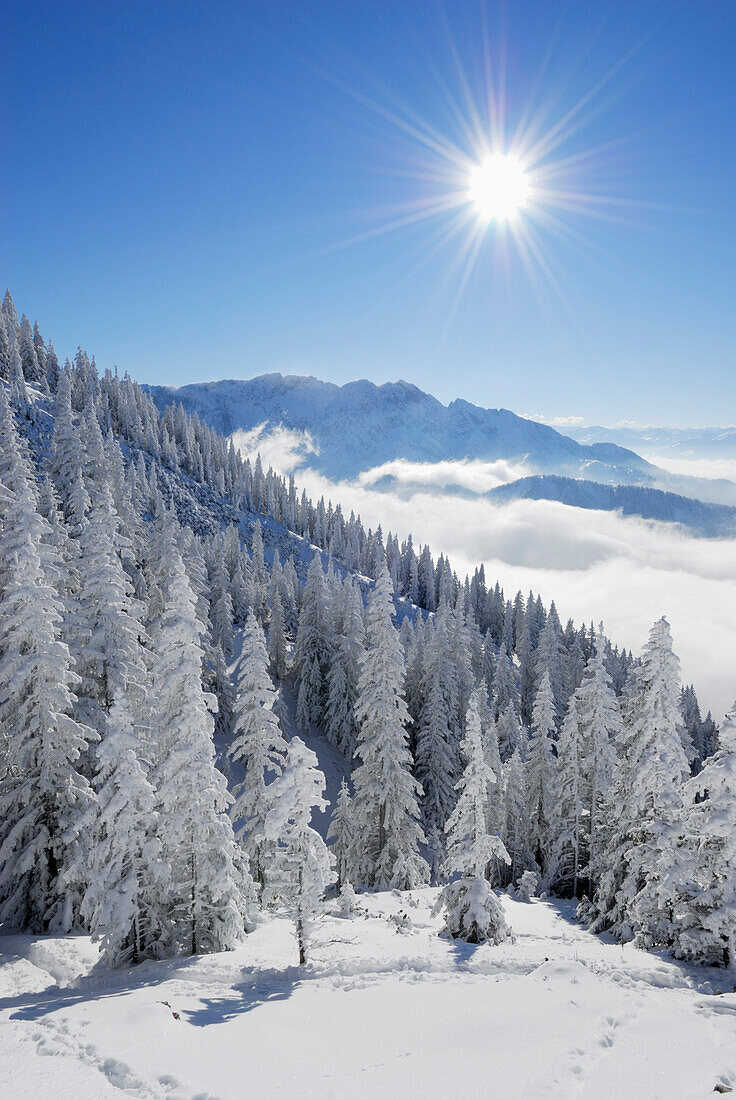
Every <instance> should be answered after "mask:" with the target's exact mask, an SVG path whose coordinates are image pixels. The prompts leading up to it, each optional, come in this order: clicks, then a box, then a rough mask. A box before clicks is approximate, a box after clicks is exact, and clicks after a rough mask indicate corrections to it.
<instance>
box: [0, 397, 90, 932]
mask: <svg viewBox="0 0 736 1100" xmlns="http://www.w3.org/2000/svg"><path fill="white" fill-rule="evenodd" d="M37 502H38V495H37V486H36V481H35V478H34V476H33V473H32V471H31V468H30V464H29V460H28V457H27V450H26V447H25V444H23V443H21V440H20V439H19V437H18V433H17V430H16V427H15V420H14V417H13V414H12V412H11V409H10V406H9V404H8V399H7V395H6V392H5V390H4V389H3V388H0V523H1V530H2V543H3V554H2V559H1V560H0V728H2V731H3V735H4V738H5V745H6V748H5V760H4V773H5V774H4V776H3V778H2V780H0V921H2V922H3V924H4V928H5V930H6V931H8V932H9V931H17V932H21V931H22V932H46V931H48V930H49V929H61V930H62V931H68V930H69V929H70V928H71V927H72V926H73V924H74V922H75V921H76V919H77V917H78V911H77V901H78V899H77V897H76V896H75V894H74V892H73V891H71V890H68V889H67V888H66V886H65V882H64V876H65V873H66V872H67V870H68V869H69V867H70V866H71V865H72V863H73V862H74V859H75V857H76V855H77V847H76V844H75V843H74V842H73V840H72V839H71V838H70V836H69V830H70V829H71V828H72V827H73V826H74V825H75V823H76V822H77V821H78V819H79V818H81V817H82V816H83V815H84V814H85V813H86V811H87V810H88V809H89V807H90V805H91V804H92V802H93V799H94V795H93V793H92V790H91V788H90V787H89V784H88V783H87V781H86V780H85V779H84V777H83V776H82V775H80V773H79V771H78V770H77V764H78V761H79V758H80V756H81V754H82V752H83V751H84V750H85V749H86V747H87V743H88V735H89V734H90V732H91V731H89V730H86V729H85V728H84V727H83V726H81V725H80V724H79V723H77V722H76V721H74V720H73V718H72V717H71V713H72V708H73V696H72V689H73V688H74V686H75V684H76V680H77V678H76V676H75V675H74V673H73V672H72V671H71V656H70V653H69V650H68V648H67V647H66V645H64V643H63V642H62V641H61V637H62V618H63V608H62V605H61V602H60V599H59V596H58V594H57V592H56V591H55V589H54V588H52V587H51V585H50V584H49V581H48V570H47V568H45V555H47V554H49V553H55V550H54V549H53V548H52V546H51V536H50V528H49V525H48V523H47V522H46V520H44V519H43V517H42V516H41V515H40V514H39V512H38V511H37Z"/></svg>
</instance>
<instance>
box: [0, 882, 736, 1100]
mask: <svg viewBox="0 0 736 1100" xmlns="http://www.w3.org/2000/svg"><path fill="white" fill-rule="evenodd" d="M435 897H436V891H434V890H429V889H428V890H421V891H414V892H412V893H410V894H403V895H397V894H391V893H389V894H379V895H373V896H363V897H361V898H360V899H359V903H360V905H361V907H362V908H363V915H362V916H359V917H356V918H355V919H352V920H351V919H341V918H339V917H337V916H336V915H335V914H334V903H331V904H330V905H328V909H330V910H332V912H331V913H330V915H328V916H327V918H326V919H324V920H323V921H322V922H321V923H320V925H319V926H318V928H317V930H316V933H315V935H314V939H313V946H312V959H311V961H310V962H309V963H308V964H307V966H305V967H301V968H300V967H298V966H296V965H295V964H296V948H295V943H294V938H293V932H292V926H291V924H290V923H289V922H288V921H286V920H284V919H283V918H280V917H274V916H265V917H264V919H263V922H262V923H261V924H260V925H259V927H258V928H257V929H256V931H255V932H254V933H253V934H252V935H251V936H249V937H248V939H247V940H246V942H245V944H244V945H243V946H242V947H241V948H239V949H238V950H237V951H235V952H230V953H227V954H219V955H209V956H202V957H197V958H192V959H186V960H174V961H167V962H160V963H147V964H144V965H143V966H141V967H138V968H136V969H135V970H132V971H125V970H123V971H118V972H114V973H110V972H106V973H105V972H99V973H96V974H90V970H91V967H92V965H93V963H94V960H95V958H96V951H95V950H94V948H92V947H91V945H90V943H89V941H88V940H87V939H86V938H84V937H67V938H57V939H54V938H48V939H46V940H42V939H39V938H34V937H27V936H23V937H20V936H16V937H12V938H8V939H6V940H5V941H4V942H3V944H2V946H3V953H2V956H0V1021H1V1023H0V1027H1V1028H2V1037H3V1042H2V1047H1V1048H0V1050H1V1053H0V1095H2V1096H3V1097H6V1098H8V1100H36V1098H38V1097H41V1096H50V1095H53V1096H56V1097H64V1098H66V1097H68V1098H69V1100H72V1098H73V1100H87V1098H88V1100H96V1098H98V1097H108V1096H109V1097H112V1096H120V1094H121V1093H123V1094H125V1095H128V1096H134V1097H140V1098H147V1100H150V1098H161V1100H163V1098H168V1100H194V1098H195V1097H199V1098H204V1097H207V1098H209V1100H214V1098H216V1097H217V1098H219V1100H241V1098H242V1097H246V1096H253V1097H266V1096H282V1097H300V1098H302V1097H303V1098H310V1097H315V1098H316V1097H320V1098H323V1097H324V1098H329V1097H340V1098H343V1097H356V1098H359V1097H366V1098H369V1097H370V1098H371V1100H373V1098H375V1097H406V1098H410V1097H427V1098H433V1097H438V1098H439V1097H454V1096H467V1097H481V1096H496V1097H501V1098H506V1097H530V1098H531V1097H534V1098H536V1097H559V1098H564V1100H571V1098H575V1097H577V1098H580V1097H582V1098H589V1100H593V1098H595V1100H614V1098H616V1100H619V1098H621V1097H627V1098H628V1100H639V1098H641V1100H644V1098H646V1100H656V1098H661V1100H665V1098H666V1100H694V1098H697V1097H703V1098H704V1100H705V1098H706V1097H710V1096H712V1095H713V1094H714V1088H715V1087H716V1085H720V1086H721V1087H723V1088H733V1087H735V1086H736V1044H735V1043H734V1020H735V1019H736V995H734V994H733V993H732V992H731V988H730V986H731V983H729V981H728V978H727V976H726V975H724V974H723V972H716V971H707V970H691V969H689V968H687V967H684V966H681V965H678V964H675V963H673V962H672V961H671V960H669V959H667V958H666V957H662V956H657V955H648V954H645V953H644V952H640V951H637V950H636V949H635V948H633V947H631V946H625V947H623V948H622V947H620V946H618V945H613V944H609V943H606V942H605V941H604V940H602V939H600V938H599V937H596V936H592V935H590V933H588V932H586V931H585V930H584V929H582V928H581V927H580V926H578V925H575V924H573V923H571V922H570V920H569V907H567V906H565V905H561V906H560V905H553V904H550V903H545V902H542V901H535V902H532V903H531V904H526V905H524V904H521V903H519V902H516V901H514V900H512V899H510V898H507V897H504V898H503V905H504V907H505V909H506V912H507V915H508V917H509V919H510V922H511V924H512V926H513V928H514V932H515V937H516V938H515V941H514V942H512V943H507V944H504V945H502V946H500V947H488V946H483V947H479V948H473V947H471V946H469V945H466V944H454V943H451V942H448V941H446V940H444V939H442V938H440V937H439V936H438V934H437V933H438V930H439V928H440V922H439V920H438V919H437V918H433V917H432V916H431V906H432V903H433V901H434V898H435ZM401 914H404V916H402V915H401ZM407 918H408V919H407ZM721 990H724V991H725V992H724V995H718V994H719V992H720V991H721ZM532 1051H533V1055H532Z"/></svg>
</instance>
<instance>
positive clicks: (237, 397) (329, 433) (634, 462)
mask: <svg viewBox="0 0 736 1100" xmlns="http://www.w3.org/2000/svg"><path fill="white" fill-rule="evenodd" d="M149 392H150V394H151V396H152V397H153V399H154V401H155V403H156V405H157V406H158V408H159V410H163V409H164V408H165V407H166V405H168V404H171V403H172V402H181V404H182V405H183V406H184V408H185V409H186V411H187V412H189V413H194V412H196V413H197V414H198V416H199V417H200V418H201V419H202V420H204V421H205V423H207V424H209V425H210V426H212V427H215V428H217V430H218V431H220V432H222V433H223V434H225V435H232V434H233V432H235V431H237V430H239V429H246V430H247V429H253V428H256V427H259V426H260V425H263V424H265V425H267V426H269V427H272V428H275V427H277V426H283V427H285V428H288V429H290V430H292V431H297V432H307V433H308V434H309V436H311V438H312V440H313V442H314V445H315V451H316V453H315V454H314V455H312V456H310V465H311V466H313V467H314V468H315V469H317V470H319V471H320V472H321V473H323V474H324V475H325V476H327V477H330V478H336V479H337V478H345V477H355V476H356V475H357V474H359V473H361V472H363V471H365V470H368V469H371V468H372V467H375V466H381V465H383V464H384V463H386V462H390V461H392V460H394V459H399V458H403V459H408V460H410V461H412V462H439V461H443V460H448V459H462V458H479V459H485V460H494V459H507V460H511V461H519V462H521V461H524V462H525V463H526V464H528V466H529V467H530V469H532V470H533V472H536V473H547V472H556V473H560V474H567V475H571V476H576V477H584V476H585V477H595V478H597V479H598V480H599V481H604V482H614V481H615V482H621V481H623V482H626V483H630V482H632V481H638V480H639V479H640V478H646V477H651V476H654V470H653V469H652V468H650V466H649V463H647V462H646V461H645V460H644V459H642V458H640V457H639V456H638V455H636V454H634V453H633V452H632V451H628V450H626V449H624V448H623V447H617V446H614V445H610V444H594V445H592V446H588V445H585V444H580V443H577V442H576V441H575V440H573V439H570V438H568V437H567V436H564V435H562V434H561V433H560V432H558V431H555V429H554V428H550V427H547V426H546V425H544V424H538V423H536V421H533V420H525V419H524V418H523V417H520V416H516V415H515V414H514V413H512V412H509V411H508V410H507V409H483V408H480V407H479V406H477V405H472V404H470V403H469V402H468V401H462V400H456V401H452V402H451V403H450V404H449V405H443V404H442V403H441V402H440V401H438V400H437V399H436V398H435V397H432V396H431V395H430V394H428V393H424V392H423V391H422V390H420V389H418V388H417V387H416V386H413V385H411V384H410V383H408V382H401V381H400V382H389V383H386V384H384V385H382V386H377V385H375V384H374V383H373V382H368V381H365V380H363V381H359V382H348V383H347V384H346V385H344V386H336V385H334V384H333V383H330V382H321V381H319V379H317V378H312V377H303V376H300V375H281V374H265V375H261V376H260V377H257V378H252V379H248V380H243V381H222V382H203V383H197V384H194V385H190V386H182V387H181V388H174V387H168V386H151V387H149Z"/></svg>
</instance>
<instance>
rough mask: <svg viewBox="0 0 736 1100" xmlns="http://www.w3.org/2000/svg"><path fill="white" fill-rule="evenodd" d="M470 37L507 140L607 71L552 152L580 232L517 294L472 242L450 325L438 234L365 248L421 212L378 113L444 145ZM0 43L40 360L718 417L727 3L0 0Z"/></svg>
mask: <svg viewBox="0 0 736 1100" xmlns="http://www.w3.org/2000/svg"><path fill="white" fill-rule="evenodd" d="M484 24H485V26H486V28H487V35H488V42H489V47H490V58H491V60H492V63H493V65H494V71H496V72H499V71H500V67H501V66H502V65H503V68H504V72H505V77H504V79H503V86H504V89H505V99H506V104H507V118H508V121H509V127H510V128H511V129H513V127H514V125H515V123H516V122H518V120H519V119H520V118H521V117H522V115H523V112H524V111H526V110H528V111H529V117H530V118H531V119H532V120H533V121H535V122H536V121H538V122H539V126H540V132H541V131H543V130H544V129H545V127H546V128H549V127H550V126H552V125H553V124H554V123H555V122H556V121H557V120H558V119H560V118H561V117H562V116H564V115H565V113H566V112H567V111H568V110H569V109H570V108H572V107H573V106H574V105H575V104H576V103H577V102H578V101H579V100H580V99H581V97H583V96H586V95H587V94H588V93H589V92H591V91H592V90H593V89H595V87H596V86H597V85H598V84H599V83H600V82H601V81H602V80H603V78H604V77H606V76H610V79H608V81H607V82H605V83H604V84H603V86H602V88H600V90H599V91H598V92H596V93H594V94H593V95H592V96H591V97H590V99H589V100H588V102H587V105H586V106H585V108H584V109H583V110H582V111H581V112H580V115H579V116H577V118H578V120H579V121H580V122H581V125H580V126H579V127H577V128H572V127H570V128H568V129H567V130H566V131H565V133H564V140H563V141H562V143H561V144H560V146H558V148H557V149H556V150H555V151H554V154H553V158H558V159H560V158H568V157H572V158H576V160H575V162H574V166H573V167H572V168H571V169H570V183H571V186H574V188H575V189H577V190H578V191H580V190H582V191H585V192H589V193H591V194H594V195H595V196H597V197H598V198H601V197H605V198H606V200H607V203H606V204H603V205H601V204H597V208H599V209H602V210H604V211H605V212H606V215H607V217H605V218H598V217H592V216H590V209H589V208H587V207H586V209H585V210H583V211H581V212H579V213H575V212H573V213H567V214H566V215H565V219H564V220H565V226H566V229H565V233H566V234H570V233H572V234H574V235H575V236H574V237H573V240H572V241H571V240H568V239H557V238H556V237H555V236H554V235H553V234H551V233H550V231H549V229H548V228H545V227H544V226H537V227H536V228H534V229H533V230H532V232H533V234H534V237H533V239H534V241H535V242H536V243H537V244H538V245H539V247H541V248H542V249H543V251H544V253H545V255H546V257H547V260H548V262H549V264H550V268H551V273H552V274H551V276H550V277H547V276H542V277H541V278H540V279H539V280H538V282H537V283H536V284H535V283H534V282H533V281H530V279H529V277H528V275H527V274H526V272H525V268H524V265H523V263H522V261H521V257H520V256H519V254H518V252H516V251H515V250H514V249H513V248H508V247H507V246H508V245H509V238H508V234H507V233H506V234H505V236H504V231H500V232H499V231H498V230H496V229H494V228H493V226H491V227H490V228H489V230H488V231H487V233H486V236H485V239H484V240H483V245H482V248H481V251H480V254H479V257H478V261H477V263H476V265H475V267H474V269H473V271H472V274H471V276H470V278H469V280H468V282H467V285H466V287H465V290H464V293H463V294H462V296H460V298H459V300H458V290H459V287H460V276H459V274H458V272H457V267H456V260H457V254H458V239H457V238H453V239H452V240H451V241H450V242H449V243H448V244H446V245H444V246H443V247H435V245H436V242H437V239H438V237H439V236H441V235H442V234H443V233H444V231H445V230H446V229H448V227H449V226H450V220H449V219H450V216H449V215H441V216H438V217H435V218H432V219H426V220H422V221H419V222H417V223H415V224H411V225H408V226H406V227H404V228H401V229H397V230H396V231H393V232H389V233H384V234H379V235H378V236H371V235H370V234H371V233H372V232H373V231H374V230H376V229H380V228H381V227H383V226H385V225H386V224H387V222H389V221H390V220H391V219H392V218H393V217H394V216H395V215H396V214H397V212H400V211H402V210H403V209H405V208H406V207H407V204H411V203H414V202H416V201H423V200H425V199H430V200H431V198H432V196H433V194H434V192H433V188H436V187H437V184H434V183H433V182H432V181H431V180H429V179H427V178H426V173H427V171H430V172H431V171H432V170H433V168H435V167H436V163H435V161H436V158H435V161H433V157H432V155H431V154H430V153H429V152H428V150H427V149H426V147H424V146H422V145H421V143H419V142H418V141H416V140H415V139H414V138H412V137H411V136H410V135H409V134H408V133H407V132H406V130H405V129H402V128H401V127H400V126H397V125H396V124H395V123H394V122H393V121H392V120H391V119H390V118H389V117H387V113H390V112H395V113H398V115H399V116H400V118H402V119H403V120H406V119H408V118H409V117H410V115H411V114H412V113H414V114H416V115H420V116H421V117H422V119H423V121H424V124H426V126H427V127H431V128H433V130H434V131H435V132H436V133H437V134H439V135H440V136H441V137H443V138H445V139H447V140H449V141H452V142H454V143H455V144H456V145H458V146H460V147H463V146H464V142H465V138H464V137H463V132H462V127H461V125H460V122H459V121H458V117H457V114H456V113H454V112H453V110H452V107H451V100H454V101H457V102H458V103H461V104H463V105H464V106H463V110H465V111H466V110H467V102H468V99H467V98H466V97H465V93H464V91H463V81H465V82H466V85H467V89H468V90H469V99H470V101H473V102H476V103H477V102H479V100H480V97H481V90H482V87H483V75H484V72H485V70H486V62H485V60H484V55H483V45H482V43H483V26H484ZM2 37H3V48H2V66H0V99H1V101H2V104H3V107H2V118H3V154H2V160H1V161H0V219H1V225H0V261H1V262H0V279H1V280H2V281H3V284H6V283H7V284H9V285H10V287H11V289H12V291H13V294H14V296H15V299H16V303H17V305H18V307H19V309H25V310H26V311H27V312H29V314H30V315H31V316H32V317H35V316H37V317H38V319H39V321H40V324H41V327H42V330H43V331H44V333H45V334H47V335H49V336H51V337H52V338H53V339H54V342H55V344H56V346H57V348H58V349H59V351H60V352H61V353H63V354H65V355H66V354H71V353H72V352H73V350H74V348H75V347H76V345H77V344H79V343H81V344H83V345H84V346H85V347H86V348H87V350H88V351H89V352H90V353H94V354H95V355H96V357H97V361H98V364H99V365H100V366H101V367H107V366H112V365H114V364H117V365H119V367H120V368H121V369H127V370H129V371H130V372H131V373H132V374H133V376H134V377H136V378H138V379H139V380H141V381H150V382H161V383H174V384H180V383H185V382H190V381H196V380H200V379H212V378H220V377H250V376H252V375H254V374H258V373H261V372H264V371H272V370H280V371H284V372H286V371H293V372H299V373H312V374H316V375H318V376H320V377H323V378H327V379H331V380H334V381H346V380H348V379H351V378H356V377H369V378H372V379H374V380H376V381H379V382H380V381H385V380H389V379H396V378H399V377H403V378H407V379H409V380H411V381H413V382H416V383H417V384H418V385H420V386H422V387H423V388H425V389H428V390H430V391H432V392H434V393H435V394H436V395H437V396H439V397H440V398H442V399H443V400H449V399H451V398H453V397H455V396H463V397H466V398H469V399H471V400H474V401H476V402H478V403H480V404H485V405H492V406H496V405H502V406H505V407H509V408H512V409H514V410H516V411H519V412H523V413H527V414H535V413H539V414H543V415H545V416H547V417H554V416H560V415H581V416H584V417H586V418H587V419H588V420H590V421H593V422H600V421H604V422H614V421H617V420H619V419H622V418H626V419H631V420H634V421H637V422H643V423H671V424H678V423H679V424H688V423H693V422H697V423H702V424H708V423H716V424H717V423H734V422H736V385H734V382H733V376H734V368H735V367H736V355H735V352H736V321H735V318H736V247H734V246H735V244H736V80H734V75H733V59H734V57H736V4H735V3H733V0H723V2H722V3H718V2H715V0H697V2H685V3H681V4H679V5H678V4H674V3H671V2H668V3H652V2H648V0H638V2H631V3H629V2H627V3H620V4H615V3H606V2H601V3H590V2H586V3H578V2H571V3H568V4H564V3H551V2H549V0H544V2H541V0H525V2H524V3H516V2H514V3H511V2H508V3H507V4H506V5H502V4H488V5H482V4H478V3H465V2H463V0H452V2H451V3H450V2H449V0H446V2H445V4H444V6H440V5H439V4H435V3H433V2H426V3H419V2H403V0H372V2H371V3H367V2H366V3H361V2H359V0H344V2H338V0H331V2H328V0H324V2H318V0H305V2H304V3H298V2H297V0H288V2H285V0H267V2H263V3H260V2H257V0H245V2H240V3H217V2H212V3H207V4H205V3H194V2H181V0H179V2H176V3H169V2H163V0H156V2H154V3H149V2H139V3H129V2H125V0H123V2H121V3H118V4H113V3H100V2H99V0H96V2H92V3H67V2H65V0H55V2H49V3H41V2H35V3H19V2H18V3H10V4H8V5H6V7H5V9H4V12H3V18H2ZM611 73H613V75H610V74H611ZM499 79H500V78H499ZM397 105H398V106H397ZM376 108H378V109H376ZM465 148H466V151H469V147H467V146H465ZM578 234H579V235H580V239H578V238H577V235H578ZM354 237H357V238H361V239H359V240H357V241H356V242H355V243H352V244H348V245H347V246H346V247H342V248H340V247H336V246H339V245H343V244H345V242H347V241H349V240H351V239H352V238H354ZM504 249H505V251H504ZM502 255H503V256H505V257H506V259H505V261H504V263H500V257H501V256H502ZM555 286H557V287H559V288H560V290H561V293H562V298H561V297H560V296H559V294H558V291H557V290H556V289H555Z"/></svg>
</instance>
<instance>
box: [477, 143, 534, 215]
mask: <svg viewBox="0 0 736 1100" xmlns="http://www.w3.org/2000/svg"><path fill="white" fill-rule="evenodd" d="M528 198H529V177H528V175H527V173H526V172H525V170H524V166H523V164H522V163H521V161H520V160H519V158H518V157H516V156H514V154H513V153H489V154H488V156H487V157H485V158H484V159H483V161H482V162H481V163H480V164H478V165H476V167H475V168H473V170H472V171H471V172H470V175H469V176H468V199H469V201H470V202H472V203H473V205H474V206H475V210H476V213H477V215H478V218H479V219H480V220H481V221H482V222H492V221H496V222H509V221H513V220H514V218H516V216H517V215H518V213H519V211H520V210H521V209H522V208H523V207H524V206H526V203H527V200H528Z"/></svg>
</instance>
